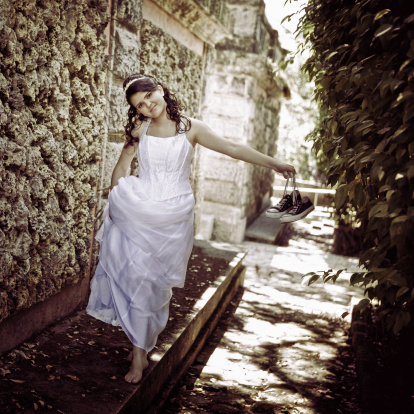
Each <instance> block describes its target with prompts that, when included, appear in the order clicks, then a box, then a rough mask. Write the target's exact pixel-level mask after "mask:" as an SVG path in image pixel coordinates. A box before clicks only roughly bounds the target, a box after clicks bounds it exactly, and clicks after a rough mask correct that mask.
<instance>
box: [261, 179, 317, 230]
mask: <svg viewBox="0 0 414 414" xmlns="http://www.w3.org/2000/svg"><path fill="white" fill-rule="evenodd" d="M295 185H296V183H295ZM313 210H315V206H314V205H313V203H312V201H310V200H309V197H303V198H302V196H301V195H300V192H299V190H297V189H294V190H293V191H292V193H291V194H286V191H285V193H284V195H283V198H282V199H281V200H280V201H279V203H277V204H276V205H275V206H273V207H270V208H269V209H268V210H267V211H266V216H267V217H270V218H275V219H280V221H281V222H282V223H291V222H293V221H297V220H300V219H302V218H304V217H306V216H307V215H308V214H309V213H310V212H311V211H313Z"/></svg>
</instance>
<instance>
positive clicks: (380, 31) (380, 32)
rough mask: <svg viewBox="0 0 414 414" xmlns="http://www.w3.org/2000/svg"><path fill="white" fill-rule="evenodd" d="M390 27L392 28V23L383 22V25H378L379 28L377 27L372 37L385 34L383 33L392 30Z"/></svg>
mask: <svg viewBox="0 0 414 414" xmlns="http://www.w3.org/2000/svg"><path fill="white" fill-rule="evenodd" d="M392 28H393V25H392V24H389V23H386V24H383V25H382V26H380V28H379V29H378V30H377V31H376V32H375V34H374V38H377V37H380V36H383V35H385V33H388V32H390V31H391V30H392Z"/></svg>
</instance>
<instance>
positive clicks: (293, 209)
mask: <svg viewBox="0 0 414 414" xmlns="http://www.w3.org/2000/svg"><path fill="white" fill-rule="evenodd" d="M301 205H302V201H300V200H298V201H297V204H296V205H295V206H294V207H293V208H292V210H290V211H288V213H287V214H292V215H295V214H296V212H297V211H298V208H299V207H300V206H301Z"/></svg>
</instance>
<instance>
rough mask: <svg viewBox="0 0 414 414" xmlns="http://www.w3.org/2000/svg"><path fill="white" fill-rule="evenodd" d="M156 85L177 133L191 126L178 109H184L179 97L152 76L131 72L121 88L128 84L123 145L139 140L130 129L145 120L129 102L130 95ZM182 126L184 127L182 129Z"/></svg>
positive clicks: (146, 90)
mask: <svg viewBox="0 0 414 414" xmlns="http://www.w3.org/2000/svg"><path fill="white" fill-rule="evenodd" d="M135 79H139V81H136V82H133V83H131V84H130V85H129V86H128V84H129V83H130V82H131V81H133V80H135ZM158 85H160V86H161V87H162V89H163V90H164V100H165V102H166V103H167V108H166V110H167V117H168V119H171V121H174V122H175V125H176V127H175V131H176V133H177V134H179V133H183V132H187V131H189V130H190V128H191V121H190V119H189V118H188V117H186V116H185V115H181V113H180V111H182V110H184V109H185V106H184V105H182V104H181V102H180V101H179V99H178V98H177V97H176V96H175V94H174V93H172V92H170V91H169V90H168V88H167V87H166V86H164V85H163V84H162V83H161V82H159V81H158V80H157V79H155V78H154V77H153V76H150V75H145V74H140V73H138V74H133V75H130V76H128V77H127V78H126V79H125V80H124V84H123V88H124V90H125V87H126V86H128V88H127V89H126V90H125V98H126V100H127V102H128V104H129V109H128V123H127V124H126V126H125V134H126V143H125V147H129V146H131V145H134V143H135V142H138V141H139V137H134V136H133V135H132V130H133V129H134V128H135V127H137V126H139V125H141V123H142V122H143V121H145V119H146V118H145V117H144V116H143V115H142V114H139V113H138V111H137V109H136V108H135V107H134V106H133V105H132V104H131V100H130V99H131V96H132V95H134V94H136V93H137V92H152V91H155V90H157V87H158ZM138 122H139V124H138ZM183 126H184V129H183Z"/></svg>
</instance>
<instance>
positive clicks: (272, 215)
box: [266, 207, 293, 219]
mask: <svg viewBox="0 0 414 414" xmlns="http://www.w3.org/2000/svg"><path fill="white" fill-rule="evenodd" d="M292 208H293V207H290V208H288V209H287V210H286V211H281V212H276V211H275V212H273V211H269V210H267V211H266V217H269V218H275V219H277V218H280V217H282V216H283V214H286V213H287V212H288V211H290V210H292Z"/></svg>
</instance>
